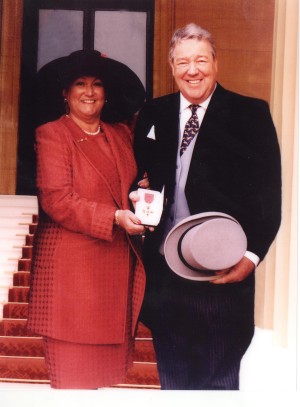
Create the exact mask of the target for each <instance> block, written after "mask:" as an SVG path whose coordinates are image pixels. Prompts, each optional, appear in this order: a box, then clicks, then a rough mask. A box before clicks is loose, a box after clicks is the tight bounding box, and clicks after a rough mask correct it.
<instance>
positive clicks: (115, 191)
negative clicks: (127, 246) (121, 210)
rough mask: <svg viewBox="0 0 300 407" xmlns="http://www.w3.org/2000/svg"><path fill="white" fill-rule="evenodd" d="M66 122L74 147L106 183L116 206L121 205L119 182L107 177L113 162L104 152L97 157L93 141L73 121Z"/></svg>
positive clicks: (97, 151) (97, 152) (97, 153)
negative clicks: (83, 134)
mask: <svg viewBox="0 0 300 407" xmlns="http://www.w3.org/2000/svg"><path fill="white" fill-rule="evenodd" d="M67 123H68V124H67V127H68V128H71V131H70V135H71V137H72V139H73V142H74V144H75V147H76V148H78V149H79V150H80V152H81V153H82V154H83V155H84V156H85V158H86V159H87V161H88V162H89V163H90V164H91V165H92V166H93V167H94V169H95V170H96V171H97V172H98V174H99V175H100V177H101V178H102V179H103V181H104V182H105V183H106V185H107V188H108V189H109V190H110V191H111V194H112V196H113V198H114V200H115V202H116V204H117V206H119V207H121V203H122V197H121V191H120V185H119V183H116V182H112V180H111V179H110V178H109V174H110V173H111V171H108V169H109V168H110V167H111V166H114V168H116V166H115V164H114V163H113V162H112V161H111V160H109V158H108V157H106V156H105V155H104V154H103V155H102V156H101V157H99V150H98V149H95V146H94V143H89V142H88V137H84V136H83V137H82V132H81V131H80V129H78V126H77V125H76V124H75V123H74V122H72V121H71V120H69V121H68V122H67ZM119 176H120V174H119Z"/></svg>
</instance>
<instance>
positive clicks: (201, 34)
mask: <svg viewBox="0 0 300 407" xmlns="http://www.w3.org/2000/svg"><path fill="white" fill-rule="evenodd" d="M190 39H197V40H198V41H207V42H208V43H209V44H210V46H211V52H212V56H213V58H214V59H215V58H216V55H217V52H216V46H215V42H214V39H213V37H212V35H211V33H210V32H209V31H207V30H205V29H204V28H202V27H200V26H199V25H197V24H194V23H189V24H187V25H186V26H184V27H181V28H178V29H177V30H176V31H175V32H174V34H173V36H172V38H171V41H170V47H169V60H170V61H173V58H174V49H175V46H176V45H177V44H178V43H179V42H180V41H182V40H190Z"/></svg>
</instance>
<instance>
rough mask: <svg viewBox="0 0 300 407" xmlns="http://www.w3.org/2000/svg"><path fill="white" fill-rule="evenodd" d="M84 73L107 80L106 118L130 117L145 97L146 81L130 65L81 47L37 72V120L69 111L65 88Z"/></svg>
mask: <svg viewBox="0 0 300 407" xmlns="http://www.w3.org/2000/svg"><path fill="white" fill-rule="evenodd" d="M81 76H94V77H97V78H99V79H101V81H102V82H103V85H104V89H105V94H106V99H107V103H105V105H104V107H103V110H102V112H101V119H102V120H104V121H107V122H119V121H125V120H130V119H131V118H132V116H133V114H134V113H136V112H137V111H138V110H139V109H140V107H141V105H142V104H143V102H144V100H145V89H144V86H143V84H142V82H141V81H140V79H139V77H138V76H137V75H136V74H135V73H134V72H133V71H132V70H131V69H130V68H129V67H128V66H127V65H125V64H123V63H121V62H119V61H116V60H114V59H111V58H107V57H106V56H104V55H103V54H101V53H100V52H99V51H96V50H79V51H75V52H72V53H71V54H70V55H68V56H65V57H61V58H57V59H55V60H53V61H51V62H49V63H47V64H46V65H44V66H43V67H42V68H41V69H40V70H39V72H38V73H37V81H36V96H37V97H36V102H37V103H36V113H37V124H42V123H45V122H47V121H50V120H55V119H57V118H58V117H60V116H61V115H62V114H64V113H65V104H64V101H63V99H64V98H63V96H62V91H63V90H64V89H67V88H68V87H69V86H70V85H71V84H72V83H73V82H74V80H75V79H77V78H79V77H81Z"/></svg>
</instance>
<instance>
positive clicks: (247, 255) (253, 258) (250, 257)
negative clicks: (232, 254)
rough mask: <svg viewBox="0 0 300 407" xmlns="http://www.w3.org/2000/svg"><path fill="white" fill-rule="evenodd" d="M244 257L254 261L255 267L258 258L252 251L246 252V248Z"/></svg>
mask: <svg viewBox="0 0 300 407" xmlns="http://www.w3.org/2000/svg"><path fill="white" fill-rule="evenodd" d="M245 257H247V259H249V260H251V261H252V263H254V265H255V267H257V265H258V263H259V260H260V258H259V257H258V256H257V255H256V254H254V253H252V252H248V250H247V251H246V253H245Z"/></svg>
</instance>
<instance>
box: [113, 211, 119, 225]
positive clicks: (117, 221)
mask: <svg viewBox="0 0 300 407" xmlns="http://www.w3.org/2000/svg"><path fill="white" fill-rule="evenodd" d="M119 216H120V210H119V209H117V210H116V212H115V219H114V224H115V225H117V226H119V225H120V217H119Z"/></svg>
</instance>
